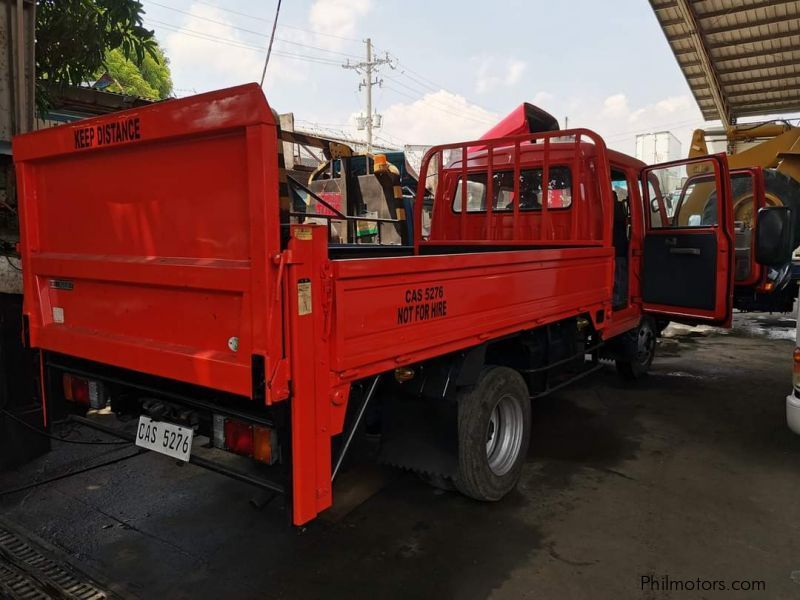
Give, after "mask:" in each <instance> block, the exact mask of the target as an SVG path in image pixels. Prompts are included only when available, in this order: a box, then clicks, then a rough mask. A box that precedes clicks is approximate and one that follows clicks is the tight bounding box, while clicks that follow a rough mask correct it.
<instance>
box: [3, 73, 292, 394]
mask: <svg viewBox="0 0 800 600" xmlns="http://www.w3.org/2000/svg"><path fill="white" fill-rule="evenodd" d="M14 155H15V159H16V161H17V169H18V178H19V182H20V192H21V193H20V198H21V225H22V242H23V243H22V249H23V262H24V265H25V270H24V278H25V314H26V315H27V316H28V317H29V319H30V338H31V344H32V345H33V346H34V347H38V348H43V349H46V350H52V351H55V352H62V353H65V354H70V355H73V356H78V357H82V358H86V359H90V360H95V361H99V362H103V363H106V364H110V365H115V366H119V367H124V368H128V369H133V370H137V371H142V372H145V373H150V374H153V375H159V376H162V377H168V378H171V379H176V380H180V381H186V382H189V383H194V384H198V385H203V386H208V387H213V388H216V389H219V390H224V391H227V392H232V393H236V394H241V395H245V396H250V395H251V393H252V389H251V388H252V382H251V361H252V355H253V354H261V355H263V356H267V355H269V354H270V350H271V348H275V347H276V345H277V344H279V343H280V335H281V334H280V327H278V329H277V333H278V339H277V340H274V341H273V340H271V339H269V338H268V336H267V332H266V322H265V319H264V318H262V317H261V316H259V315H264V314H266V312H267V309H268V307H269V305H270V302H279V301H280V297H279V295H277V294H275V292H274V287H273V286H274V277H275V276H274V272H273V271H274V268H275V267H274V265H273V264H272V261H270V260H268V257H269V256H272V255H274V254H277V253H278V252H279V248H278V246H277V244H278V243H279V235H278V231H279V229H278V227H279V226H278V223H277V219H278V211H277V210H274V209H273V210H268V209H267V205H270V206H272V207H275V206H277V202H278V198H277V194H278V184H277V182H278V164H277V135H276V128H275V123H274V119H273V116H272V112H271V110H270V109H269V107H268V105H267V103H266V101H265V99H264V96H263V94H262V92H261V90H260V89H259V88H258V86H256V85H255V84H253V85H249V86H241V87H238V88H232V89H229V90H223V91H220V92H213V93H210V94H203V95H199V96H194V97H192V98H188V99H184V100H170V101H166V102H163V103H159V104H154V105H152V106H148V107H144V108H140V109H135V110H130V111H124V112H121V113H116V114H113V115H109V116H104V117H98V118H94V119H88V120H85V121H79V122H76V123H74V124H70V125H65V126H61V127H57V128H53V129H48V130H43V131H40V132H37V133H33V134H29V135H25V136H21V137H18V138H16V139H15V140H14ZM270 290H272V291H270ZM256 307H257V310H256ZM275 312H277V313H278V314H279V313H280V309H279V308H278V310H277V311H275ZM277 352H279V351H277ZM273 356H276V357H277V356H278V355H277V353H276V354H274V355H273ZM267 368H268V369H269V365H267ZM268 372H271V371H268Z"/></svg>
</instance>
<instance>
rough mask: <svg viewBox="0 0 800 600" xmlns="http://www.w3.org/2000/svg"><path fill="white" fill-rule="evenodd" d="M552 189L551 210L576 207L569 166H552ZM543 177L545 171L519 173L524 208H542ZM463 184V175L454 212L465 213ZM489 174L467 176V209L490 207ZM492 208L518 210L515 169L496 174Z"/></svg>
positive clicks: (455, 200)
mask: <svg viewBox="0 0 800 600" xmlns="http://www.w3.org/2000/svg"><path fill="white" fill-rule="evenodd" d="M549 171H550V172H549V184H548V186H547V189H548V190H549V194H548V202H547V209H548V210H554V209H561V208H569V207H570V206H572V172H571V171H570V168H569V167H567V166H552V167H550V170H549ZM542 177H543V170H542V169H541V168H536V169H521V170H520V172H519V195H520V204H519V210H521V211H536V210H541V209H542V198H543V195H544V194H543V188H542ZM462 183H463V178H460V179H459V181H458V184H457V185H456V188H455V191H454V193H453V211H455V212H457V213H458V212H461V205H462V193H463V189H462ZM487 187H488V186H487V174H486V173H470V174H468V175H467V188H466V194H467V202H466V208H467V212H468V213H469V212H484V211H486V209H487V206H486V192H487ZM492 187H493V194H492V195H493V196H494V197H493V198H492V210H493V211H495V212H504V211H513V210H514V171H513V170H501V171H495V172H494V173H493V175H492Z"/></svg>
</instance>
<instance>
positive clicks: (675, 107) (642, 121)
mask: <svg viewBox="0 0 800 600" xmlns="http://www.w3.org/2000/svg"><path fill="white" fill-rule="evenodd" d="M550 102H551V106H552V105H553V104H555V105H558V104H559V103H560V104H561V105H563V106H564V107H565V111H564V112H565V113H566V114H567V115H568V116H569V124H570V127H586V128H588V129H593V130H594V131H597V132H598V133H599V134H600V135H602V136H603V138H604V139H605V141H606V144H608V146H609V147H610V148H614V149H616V150H620V151H621V152H625V153H628V154H633V152H634V151H635V144H636V135H637V134H640V133H653V132H656V131H672V133H673V134H674V135H675V136H676V137H677V138H678V139H679V140H680V141H681V144H682V153H683V154H684V155H685V154H686V153H687V152H688V149H689V141H690V140H691V133H692V130H693V129H694V128H696V127H701V126H702V125H703V118H702V116H701V114H700V111H699V109H698V108H697V106H696V105H695V102H694V100H693V99H692V97H691V96H690V95H688V94H687V95H681V96H669V97H666V98H663V99H661V100H657V101H655V102H652V103H649V104H643V105H639V106H635V105H632V103H631V101H630V99H629V98H628V97H627V96H626V95H625V94H622V93H619V94H612V95H610V96H606V97H602V98H591V97H589V98H587V97H582V98H580V99H575V98H573V99H569V100H559V99H552V98H551V99H550Z"/></svg>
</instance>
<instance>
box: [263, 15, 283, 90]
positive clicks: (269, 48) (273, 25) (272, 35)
mask: <svg viewBox="0 0 800 600" xmlns="http://www.w3.org/2000/svg"><path fill="white" fill-rule="evenodd" d="M279 14H281V0H278V6H277V8H276V9H275V20H274V21H273V22H272V34H271V35H270V36H269V46H267V57H266V58H265V59H264V70H263V71H261V83H259V85H260V86H261V87H264V78H265V77H266V76H267V65H268V64H269V56H270V54H272V42H274V41H275V28H276V27H277V26H278V15H279Z"/></svg>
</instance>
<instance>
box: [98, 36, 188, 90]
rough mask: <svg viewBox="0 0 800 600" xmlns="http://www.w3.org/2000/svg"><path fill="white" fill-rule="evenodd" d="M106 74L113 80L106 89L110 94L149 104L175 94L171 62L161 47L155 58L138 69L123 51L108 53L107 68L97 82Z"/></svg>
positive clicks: (155, 49)
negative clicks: (132, 97) (173, 91)
mask: <svg viewBox="0 0 800 600" xmlns="http://www.w3.org/2000/svg"><path fill="white" fill-rule="evenodd" d="M104 73H108V74H109V75H110V76H111V77H112V78H113V79H114V83H113V84H112V85H110V86H109V87H108V88H106V89H108V91H110V92H117V93H121V94H129V95H132V96H139V97H140V98H147V99H149V100H163V99H164V98H169V96H170V95H171V94H172V76H171V75H170V71H169V60H168V59H167V57H166V56H164V53H163V52H162V50H161V48H159V47H158V46H156V47H155V48H154V52H153V54H152V55H151V54H147V55H146V56H145V57H144V60H143V61H142V63H141V65H139V66H137V65H136V64H135V63H134V62H133V61H132V60H130V59H129V58H126V57H125V55H124V53H123V52H122V50H121V49H120V48H115V49H114V50H109V51H107V52H106V56H105V66H104V68H101V69H100V70H99V71H97V72H96V73H95V78H100V77H101V76H102V75H103V74H104Z"/></svg>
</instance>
